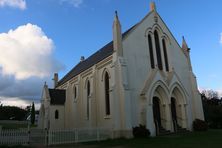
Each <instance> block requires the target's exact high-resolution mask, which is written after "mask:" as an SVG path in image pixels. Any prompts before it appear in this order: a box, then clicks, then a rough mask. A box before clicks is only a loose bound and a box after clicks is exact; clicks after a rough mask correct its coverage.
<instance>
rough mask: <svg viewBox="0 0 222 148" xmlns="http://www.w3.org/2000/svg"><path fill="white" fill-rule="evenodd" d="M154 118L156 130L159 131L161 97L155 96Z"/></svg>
mask: <svg viewBox="0 0 222 148" xmlns="http://www.w3.org/2000/svg"><path fill="white" fill-rule="evenodd" d="M153 118H154V123H155V126H156V131H157V132H159V129H160V128H161V127H162V126H161V113H160V99H159V98H158V97H153Z"/></svg>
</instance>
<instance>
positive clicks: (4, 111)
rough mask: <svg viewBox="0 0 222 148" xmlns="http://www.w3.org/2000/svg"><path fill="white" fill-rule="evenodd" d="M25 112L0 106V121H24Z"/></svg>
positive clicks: (16, 108)
mask: <svg viewBox="0 0 222 148" xmlns="http://www.w3.org/2000/svg"><path fill="white" fill-rule="evenodd" d="M26 114H27V111H26V110H25V109H22V108H19V107H16V106H3V105H2V106H0V120H25V119H26Z"/></svg>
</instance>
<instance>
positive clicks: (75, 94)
mask: <svg viewBox="0 0 222 148" xmlns="http://www.w3.org/2000/svg"><path fill="white" fill-rule="evenodd" d="M73 93H74V99H76V97H77V87H76V85H74V87H73Z"/></svg>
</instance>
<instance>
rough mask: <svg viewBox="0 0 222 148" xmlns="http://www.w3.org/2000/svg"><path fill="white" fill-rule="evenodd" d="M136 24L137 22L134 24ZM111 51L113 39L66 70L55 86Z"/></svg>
mask: <svg viewBox="0 0 222 148" xmlns="http://www.w3.org/2000/svg"><path fill="white" fill-rule="evenodd" d="M136 25H137V24H136ZM136 25H134V26H133V27H131V28H130V29H129V30H127V31H126V32H124V33H123V34H122V37H123V38H124V37H125V36H126V35H127V34H128V33H129V32H130V31H131V30H132V29H133V28H134V27H135V26H136ZM112 53H113V41H111V42H109V43H108V44H106V45H105V46H104V47H102V48H101V49H100V50H98V51H97V52H96V53H94V54H93V55H91V56H90V57H88V58H87V59H86V60H84V61H82V62H80V63H79V64H77V65H76V66H75V67H74V68H73V69H72V70H71V71H70V72H68V73H67V74H66V75H65V76H64V77H63V78H62V79H61V80H60V81H59V82H58V85H57V86H60V85H62V84H64V83H66V82H67V81H69V80H70V79H71V78H73V77H75V76H77V75H78V74H80V73H81V72H83V71H85V70H87V69H88V68H90V67H92V66H93V65H95V64H97V63H98V62H100V61H102V60H103V59H105V58H107V57H108V56H110V55H112Z"/></svg>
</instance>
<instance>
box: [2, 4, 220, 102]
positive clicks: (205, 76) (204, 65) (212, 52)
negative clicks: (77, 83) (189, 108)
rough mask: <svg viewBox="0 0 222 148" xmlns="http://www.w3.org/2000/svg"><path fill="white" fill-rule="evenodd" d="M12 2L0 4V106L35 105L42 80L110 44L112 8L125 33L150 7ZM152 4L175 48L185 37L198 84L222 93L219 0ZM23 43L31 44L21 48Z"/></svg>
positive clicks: (146, 5) (68, 68)
mask: <svg viewBox="0 0 222 148" xmlns="http://www.w3.org/2000/svg"><path fill="white" fill-rule="evenodd" d="M10 1H11V0H0V20H1V21H0V52H1V54H0V58H1V59H3V60H1V59H0V101H2V102H3V103H6V102H7V101H8V102H10V101H11V102H13V101H14V103H15V102H18V101H17V100H18V99H21V98H22V99H24V100H26V103H27V102H28V101H27V100H32V99H34V100H35V102H38V101H39V98H40V96H41V89H42V85H43V84H44V81H47V83H48V84H49V85H51V83H52V82H51V78H52V75H53V73H54V72H59V77H60V78H61V77H62V76H64V74H66V73H67V72H68V71H69V70H70V69H71V68H72V67H73V66H74V65H75V64H77V63H78V62H79V60H80V57H81V56H85V57H88V56H89V55H91V54H92V53H94V52H95V51H97V50H98V49H100V48H101V47H102V46H103V45H105V44H106V43H108V42H109V41H111V40H112V22H113V17H114V11H115V10H117V11H118V14H119V18H120V21H121V24H122V31H125V30H127V29H128V28H130V27H131V26H133V25H134V24H136V23H137V22H139V21H140V20H141V19H143V17H144V16H145V15H146V14H147V13H148V12H149V3H150V0H127V1H126V0H125V1H120V0H93V1H92V0H38V1H36V0H17V3H10ZM155 3H156V7H157V11H158V13H159V14H160V16H161V17H162V19H163V20H164V21H165V23H166V24H167V26H168V27H169V29H170V30H171V32H172V33H173V35H174V36H175V38H176V39H177V41H178V42H179V44H181V42H182V36H185V39H186V41H187V43H188V46H189V47H190V48H191V60H192V65H193V70H194V73H195V74H196V76H197V80H198V86H199V87H200V88H204V89H214V90H220V91H222V77H221V76H222V68H221V64H222V62H221V58H222V37H221V33H222V20H221V19H220V18H221V14H222V9H221V6H222V1H220V0H204V1H203V0H195V1H194V0H155ZM9 30H11V33H9ZM26 31H27V32H26ZM27 39H34V40H35V42H33V43H32V44H30V43H25V44H24V45H23V42H24V40H27ZM1 40H2V41H1ZM14 40H16V42H15V43H14ZM220 40H221V41H220ZM1 42H2V43H1ZM21 43H22V45H21ZM9 45H10V46H9ZM39 46H40V48H38V47H39ZM4 47H10V50H9V51H10V52H9V51H8V52H6V53H5V50H6V49H5V48H4ZM35 50H36V51H35ZM44 52H46V53H47V54H44ZM2 53H3V54H2ZM10 54H12V55H13V56H12V57H11V56H10ZM1 55H2V56H1ZM35 55H36V56H35ZM42 56H43V58H42ZM18 57H19V58H18ZM30 57H33V58H30ZM24 59H25V60H24ZM26 59H27V60H26ZM44 62H45V63H44ZM55 64H56V65H55ZM33 66H34V67H35V68H33ZM6 84H7V88H6V87H5V86H6ZM23 84H25V85H26V86H24V85H23ZM13 90H17V91H13ZM21 92H22V93H21ZM1 98H2V99H1ZM21 103H25V102H20V104H21ZM28 103H30V102H28Z"/></svg>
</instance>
